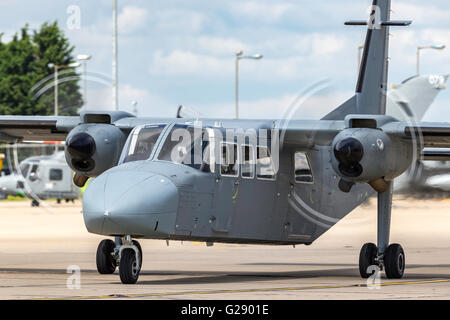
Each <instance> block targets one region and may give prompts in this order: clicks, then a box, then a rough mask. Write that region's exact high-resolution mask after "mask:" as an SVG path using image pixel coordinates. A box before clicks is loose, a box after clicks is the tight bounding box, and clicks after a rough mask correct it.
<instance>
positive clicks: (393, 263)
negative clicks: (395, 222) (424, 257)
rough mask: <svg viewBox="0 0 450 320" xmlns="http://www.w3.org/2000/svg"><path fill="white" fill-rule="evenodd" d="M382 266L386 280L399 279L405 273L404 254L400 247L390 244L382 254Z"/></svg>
mask: <svg viewBox="0 0 450 320" xmlns="http://www.w3.org/2000/svg"><path fill="white" fill-rule="evenodd" d="M384 266H385V268H386V270H385V271H386V277H387V278H388V279H401V278H402V277H403V274H404V272H405V252H404V251H403V248H402V246H401V245H399V244H397V243H394V244H391V245H390V246H389V247H388V248H387V250H386V252H385V254H384Z"/></svg>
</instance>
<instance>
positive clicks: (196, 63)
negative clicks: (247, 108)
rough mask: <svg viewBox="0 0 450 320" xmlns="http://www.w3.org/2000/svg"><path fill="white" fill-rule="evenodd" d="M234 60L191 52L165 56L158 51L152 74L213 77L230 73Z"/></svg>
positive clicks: (154, 58) (175, 51)
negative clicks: (217, 74)
mask: <svg viewBox="0 0 450 320" xmlns="http://www.w3.org/2000/svg"><path fill="white" fill-rule="evenodd" d="M231 66H232V60H230V59H228V61H227V60H226V59H218V58H215V57H212V56H209V55H201V54H196V53H193V52H190V51H183V50H174V51H172V52H171V53H170V54H168V55H166V56H164V55H163V52H162V51H157V52H156V53H155V54H154V56H153V64H152V66H151V67H150V73H151V74H153V75H166V76H167V75H171V76H173V75H197V76H204V75H209V76H213V75H214V74H216V73H219V74H223V73H229V72H230V70H231V69H232V68H231Z"/></svg>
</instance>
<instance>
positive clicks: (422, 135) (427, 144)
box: [382, 122, 450, 148]
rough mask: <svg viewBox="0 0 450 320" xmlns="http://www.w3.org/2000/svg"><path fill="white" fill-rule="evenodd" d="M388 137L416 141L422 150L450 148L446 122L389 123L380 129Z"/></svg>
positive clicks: (449, 133) (449, 135)
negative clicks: (392, 136) (394, 136)
mask: <svg viewBox="0 0 450 320" xmlns="http://www.w3.org/2000/svg"><path fill="white" fill-rule="evenodd" d="M382 129H383V131H385V132H386V133H387V134H390V135H396V136H400V137H402V138H404V139H409V140H413V139H416V141H417V144H418V145H419V146H421V147H422V148H450V123H448V122H418V123H411V122H391V123H388V124H387V125H385V126H383V127H382Z"/></svg>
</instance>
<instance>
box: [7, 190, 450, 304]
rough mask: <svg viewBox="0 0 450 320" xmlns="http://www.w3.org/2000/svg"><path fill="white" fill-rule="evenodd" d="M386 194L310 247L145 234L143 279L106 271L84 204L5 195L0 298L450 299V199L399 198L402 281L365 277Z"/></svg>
mask: <svg viewBox="0 0 450 320" xmlns="http://www.w3.org/2000/svg"><path fill="white" fill-rule="evenodd" d="M375 204H376V201H375V200H372V201H371V202H370V203H369V204H366V205H363V206H361V207H360V208H358V209H356V210H355V211H354V212H352V213H351V214H350V215H349V216H347V217H346V218H345V219H343V220H342V221H340V222H339V223H338V224H337V225H336V226H334V227H333V228H332V229H331V230H330V231H328V232H327V233H326V234H325V235H324V236H323V237H321V238H320V239H319V240H317V241H316V242H315V243H313V244H312V245H310V246H296V247H295V248H294V247H292V246H254V245H225V244H215V245H214V246H212V247H207V246H206V245H205V244H204V243H195V242H183V243H181V242H175V241H171V242H169V245H168V246H167V244H166V242H165V241H154V240H140V243H141V245H142V247H143V256H144V262H143V269H142V271H141V275H140V278H139V281H138V283H137V284H135V285H123V284H121V282H120V279H119V275H118V271H116V272H115V274H113V275H100V274H98V273H97V271H96V267H95V253H96V249H97V245H98V243H99V242H100V241H101V240H102V239H103V237H101V236H97V235H93V234H89V233H88V232H87V231H86V228H85V226H84V222H83V217H82V214H81V203H80V202H79V201H78V202H76V203H74V204H72V203H63V204H60V205H57V204H56V202H52V201H46V202H44V203H43V204H42V205H41V207H39V208H32V207H31V205H30V202H29V201H17V202H16V201H14V202H9V201H0V243H1V246H0V299H76V300H79V299H82V300H88V299H89V300H90V299H99V300H102V299H200V300H201V299H233V300H247V299H255V300H264V299H283V300H284V299H296V300H299V299H320V300H323V299H327V300H330V299H450V232H449V230H450V210H449V205H450V201H449V200H446V199H420V200H417V199H404V198H402V197H396V199H395V200H394V207H393V217H392V223H391V225H392V229H391V243H400V244H402V246H403V247H404V249H405V254H406V264H407V269H406V272H405V277H404V278H403V279H401V280H389V279H386V278H385V276H384V274H383V273H381V278H380V279H370V280H369V282H367V280H365V279H361V278H360V276H359V272H358V257H359V250H360V248H361V246H362V245H363V244H364V243H365V242H376V206H375Z"/></svg>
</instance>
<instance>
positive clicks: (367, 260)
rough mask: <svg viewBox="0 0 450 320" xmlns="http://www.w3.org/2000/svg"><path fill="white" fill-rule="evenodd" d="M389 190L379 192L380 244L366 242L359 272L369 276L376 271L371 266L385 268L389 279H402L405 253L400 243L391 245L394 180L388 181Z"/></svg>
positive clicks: (364, 276)
mask: <svg viewBox="0 0 450 320" xmlns="http://www.w3.org/2000/svg"><path fill="white" fill-rule="evenodd" d="M388 184H389V186H388V190H387V191H385V192H383V193H378V246H377V245H375V244H373V243H366V244H365V245H364V246H363V247H362V248H361V251H360V254H359V273H360V274H361V277H362V278H365V279H367V278H369V277H370V276H371V275H373V273H374V272H375V270H374V269H372V268H370V267H371V266H376V267H378V268H379V270H383V269H384V270H385V273H386V277H387V278H388V279H400V278H402V277H403V274H404V272H405V253H404V251H403V248H402V246H401V245H399V244H396V243H395V244H391V245H389V233H390V227H391V210H392V191H393V182H392V181H390V182H388Z"/></svg>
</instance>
